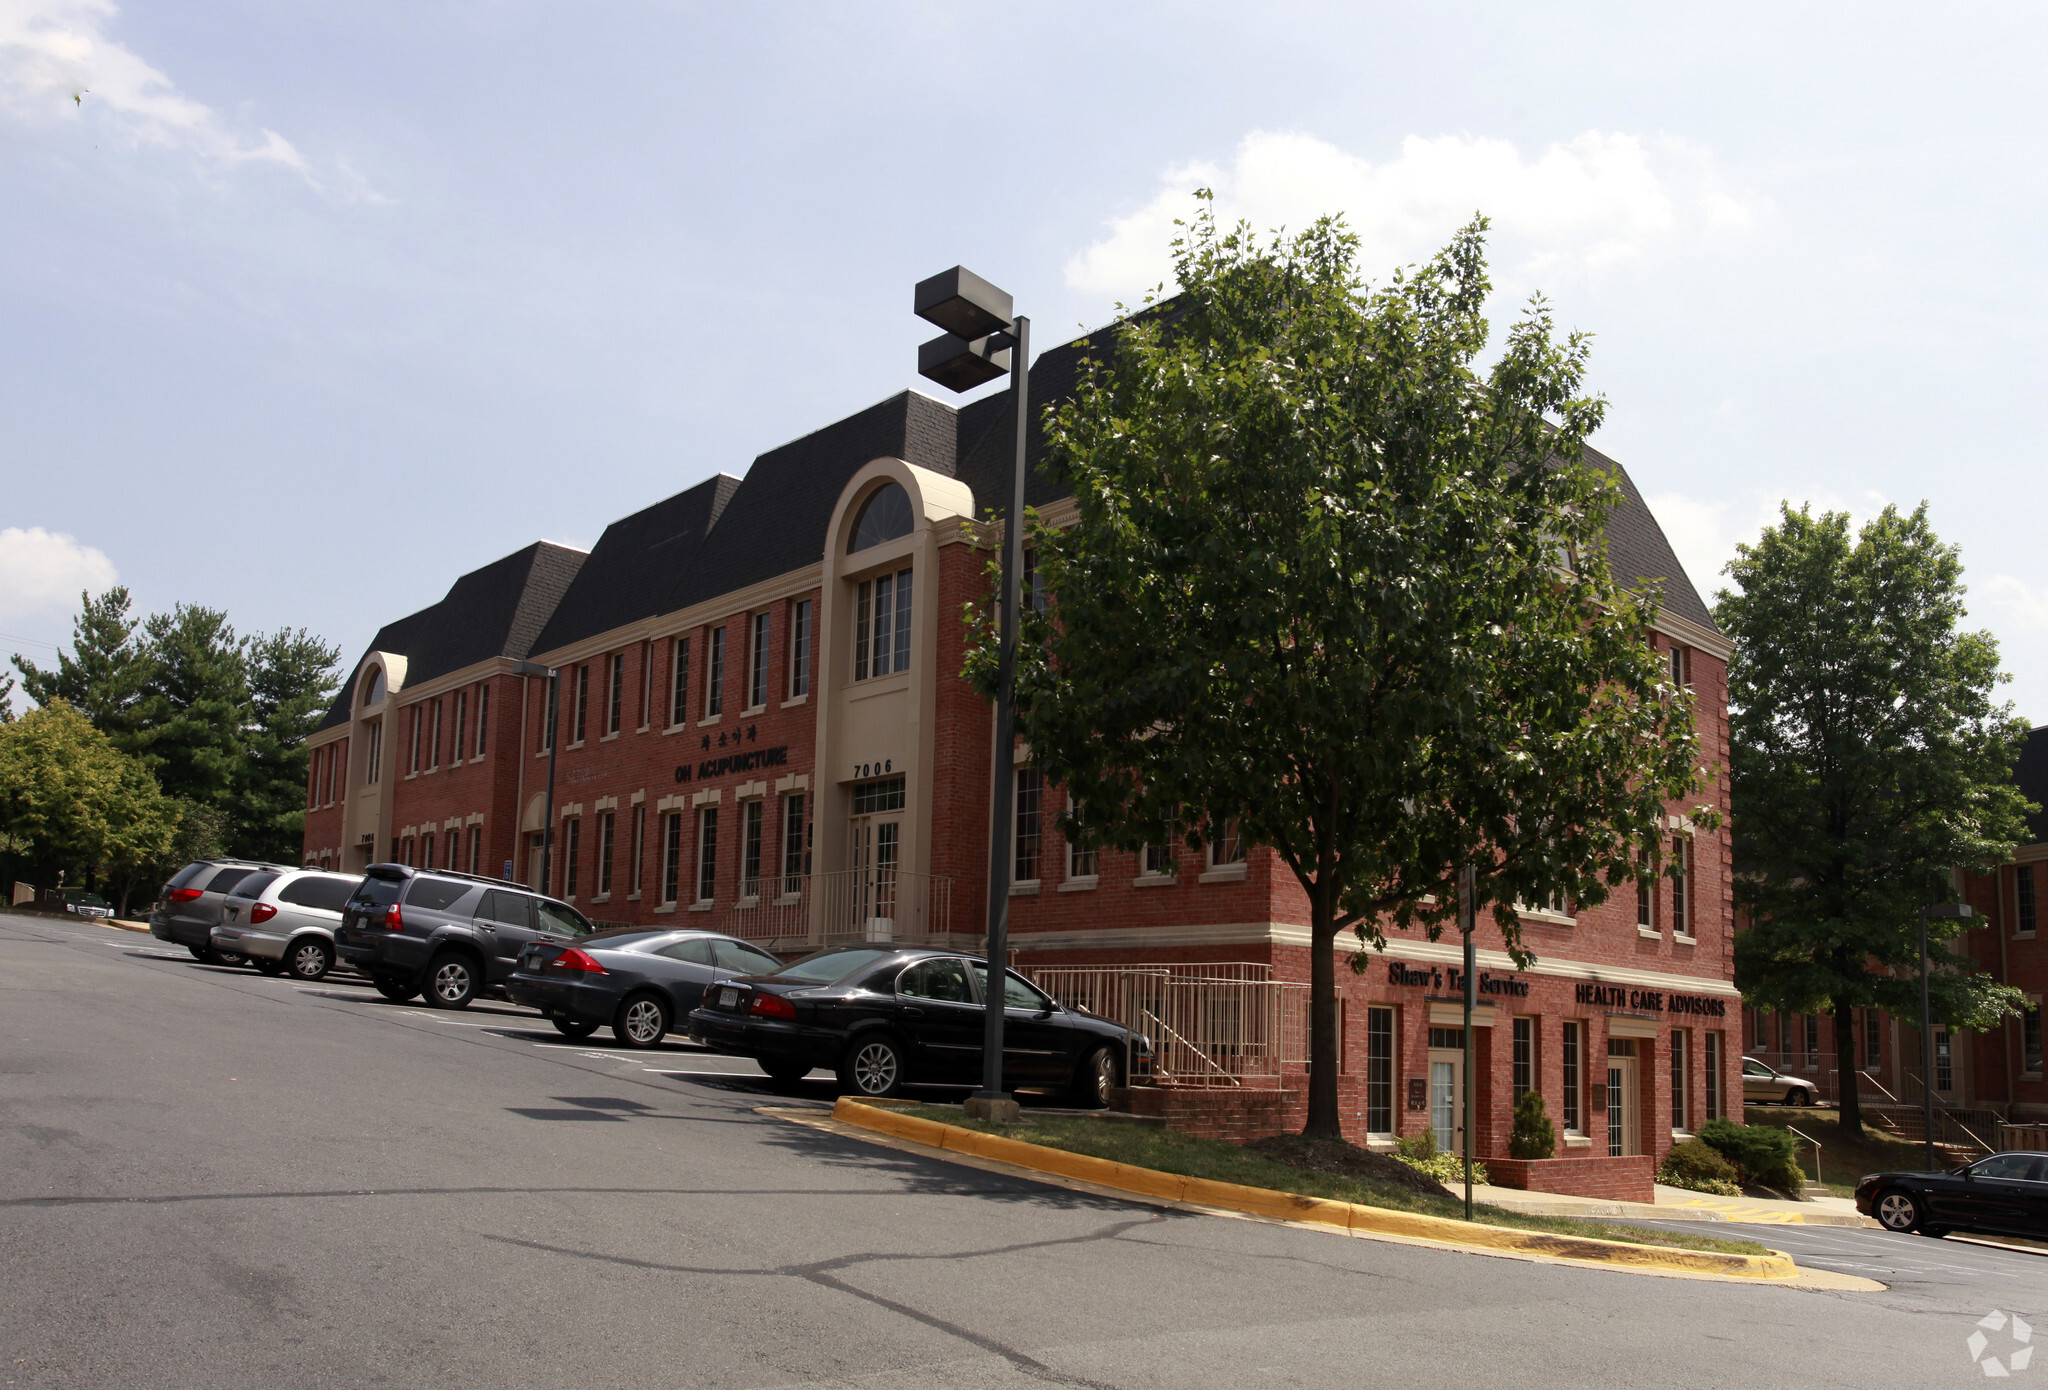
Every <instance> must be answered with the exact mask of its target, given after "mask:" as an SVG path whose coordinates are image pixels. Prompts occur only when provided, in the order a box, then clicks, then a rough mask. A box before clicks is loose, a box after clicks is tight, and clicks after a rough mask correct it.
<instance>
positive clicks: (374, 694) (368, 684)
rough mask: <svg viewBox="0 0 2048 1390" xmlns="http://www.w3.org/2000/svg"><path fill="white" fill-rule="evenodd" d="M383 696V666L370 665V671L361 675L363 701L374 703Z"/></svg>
mask: <svg viewBox="0 0 2048 1390" xmlns="http://www.w3.org/2000/svg"><path fill="white" fill-rule="evenodd" d="M383 698H384V668H383V667H382V666H372V667H371V668H370V673H369V674H368V675H367V676H364V677H363V703H364V704H365V705H374V704H376V703H377V702H378V701H379V700H381V699H383Z"/></svg>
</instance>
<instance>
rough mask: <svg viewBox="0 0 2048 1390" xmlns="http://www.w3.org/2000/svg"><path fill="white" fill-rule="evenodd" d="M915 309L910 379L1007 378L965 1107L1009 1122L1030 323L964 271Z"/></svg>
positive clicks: (939, 282)
mask: <svg viewBox="0 0 2048 1390" xmlns="http://www.w3.org/2000/svg"><path fill="white" fill-rule="evenodd" d="M913 307H914V309H915V311H916V313H917V316H918V317H919V318H921V319H923V320H925V321H926V322H927V323H930V324H933V325H935V326H937V327H939V328H943V329H945V330H946V331H945V333H944V335H943V336H941V337H937V338H934V339H932V340H931V341H930V342H928V343H926V344H924V345H923V346H922V347H920V348H919V349H918V350H917V370H918V374H919V375H920V376H924V377H927V378H929V379H930V380H932V381H935V382H937V383H938V384H939V385H941V386H943V387H945V388H946V389H947V390H949V391H972V390H973V389H974V388H975V387H977V386H981V385H984V384H986V383H988V382H991V381H994V380H995V379H996V378H997V377H999V376H1001V375H1003V374H1004V373H1005V372H1008V373H1009V375H1010V405H1011V410H1010V421H1011V426H1010V427H1011V439H1010V443H1011V450H1010V509H1009V512H1008V513H1007V514H1006V515H1005V516H1004V518H1003V570H1002V585H1003V599H1002V617H1001V621H1002V628H1001V653H1002V654H1001V659H1000V661H999V663H998V666H997V675H996V731H995V732H996V748H995V754H996V756H995V775H994V778H993V780H994V784H995V786H994V793H993V796H992V797H991V801H992V803H993V805H992V810H993V811H994V814H993V815H992V816H991V817H990V824H989V846H988V989H987V991H986V993H987V995H988V997H987V999H986V1000H985V1001H984V1003H985V1004H986V1005H987V1009H988V1013H987V1017H986V1021H985V1022H984V1024H983V1025H982V1047H981V1089H980V1090H979V1091H977V1092H976V1093H975V1094H974V1095H973V1096H971V1097H970V1098H969V1099H968V1102H967V1112H968V1114H969V1115H970V1116H973V1117H975V1118H979V1119H986V1120H999V1121H1007V1122H1014V1121H1015V1120H1017V1119H1018V1118H1019V1112H1018V1109H1017V1102H1016V1100H1015V1099H1014V1098H1012V1097H1010V1096H1008V1095H1005V1094H1004V1092H1003V995H1004V992H1005V990H1004V985H1005V978H1004V962H1005V961H1007V960H1008V958H1009V920H1010V828H1011V815H1012V812H1013V810H1014V805H1013V793H1012V790H1011V784H1012V783H1013V782H1014V780H1015V777H1016V766H1015V759H1016V753H1015V743H1016V731H1017V714H1016V707H1015V704H1014V702H1013V699H1012V696H1013V693H1014V691H1015V686H1016V676H1017V617H1018V606H1019V604H1020V603H1021V602H1022V599H1023V583H1024V467H1025V463H1024V452H1025V445H1026V444H1027V443H1028V441H1029V439H1030V433H1029V427H1030V405H1031V402H1030V397H1031V383H1030V374H1031V320H1030V319H1027V318H1019V317H1017V316H1016V315H1015V314H1014V313H1013V312H1012V305H1011V301H1010V295H1009V293H1008V291H1005V290H1000V289H997V288H996V287H995V286H994V285H991V284H990V283H989V282H988V281H986V280H984V279H982V278H981V277H980V276H979V275H976V274H975V273H974V272H973V271H971V270H968V269H967V268H966V267H965V266H957V265H956V266H954V267H953V268H952V269H951V270H948V271H945V272H943V273H941V274H938V275H934V276H932V277H931V278H930V279H929V280H924V281H921V282H919V284H918V286H917V292H916V296H915V302H914V306H913Z"/></svg>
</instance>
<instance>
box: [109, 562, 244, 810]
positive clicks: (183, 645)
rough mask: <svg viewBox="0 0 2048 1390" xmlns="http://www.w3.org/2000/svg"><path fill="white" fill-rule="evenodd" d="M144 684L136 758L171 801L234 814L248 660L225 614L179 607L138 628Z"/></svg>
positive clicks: (152, 616) (151, 616) (188, 606)
mask: <svg viewBox="0 0 2048 1390" xmlns="http://www.w3.org/2000/svg"><path fill="white" fill-rule="evenodd" d="M142 631H143V636H144V640H145V642H146V644H147V649H148V655H149V660H150V672H149V680H148V682H147V684H145V685H144V687H143V690H142V698H141V700H140V701H139V702H138V704H137V724H138V725H139V736H138V740H137V741H138V744H139V746H140V753H141V756H142V758H143V760H144V761H145V762H147V763H148V764H149V767H150V769H151V771H153V772H154V773H155V774H156V777H157V780H158V781H159V782H160V783H161V784H162V785H163V788H164V790H165V791H167V792H168V793H170V794H171V795H172V796H176V797H185V798H189V799H191V800H193V801H199V802H205V803H209V804H212V805H215V806H219V807H221V808H222V809H224V810H227V811H229V813H230V816H231V817H232V814H233V809H232V808H233V800H234V793H235V788H236V784H237V781H238V780H239V776H240V769H239V765H240V762H241V759H242V757H243V755H244V742H245V738H244V732H245V728H246V725H247V723H248V712H249V708H250V700H249V670H248V657H247V654H246V653H245V652H244V650H243V647H242V644H241V643H240V642H238V641H236V639H235V631H234V629H233V628H232V627H230V626H229V625H228V620H227V614H225V613H223V612H221V611H220V610H219V609H215V608H201V607H199V606H197V605H194V604H184V603H181V604H179V605H178V606H177V607H176V608H175V609H173V610H172V611H171V612H169V613H153V614H151V615H150V616H149V618H148V619H147V620H146V621H145V622H144V623H143V624H142Z"/></svg>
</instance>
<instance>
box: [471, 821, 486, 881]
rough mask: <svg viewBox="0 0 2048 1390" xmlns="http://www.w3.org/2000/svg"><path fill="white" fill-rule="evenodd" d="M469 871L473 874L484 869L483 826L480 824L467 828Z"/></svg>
mask: <svg viewBox="0 0 2048 1390" xmlns="http://www.w3.org/2000/svg"><path fill="white" fill-rule="evenodd" d="M469 871H470V872H471V873H473V874H480V873H482V872H483V871H484V828H483V827H482V826H481V825H472V826H471V827H470V828H469Z"/></svg>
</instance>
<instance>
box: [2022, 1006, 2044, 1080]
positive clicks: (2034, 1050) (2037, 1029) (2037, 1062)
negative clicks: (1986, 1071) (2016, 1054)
mask: <svg viewBox="0 0 2048 1390" xmlns="http://www.w3.org/2000/svg"><path fill="white" fill-rule="evenodd" d="M2020 1070H2022V1071H2024V1072H2028V1073H2030V1074H2031V1075H2034V1076H2039V1075H2040V1074H2041V1000H2040V997H2039V996H2038V995H2037V996H2035V997H2034V998H2032V999H2029V1000H2028V1001H2027V1007H2026V1008H2025V1009H2023V1010H2022V1011H2021V1012H2020Z"/></svg>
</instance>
